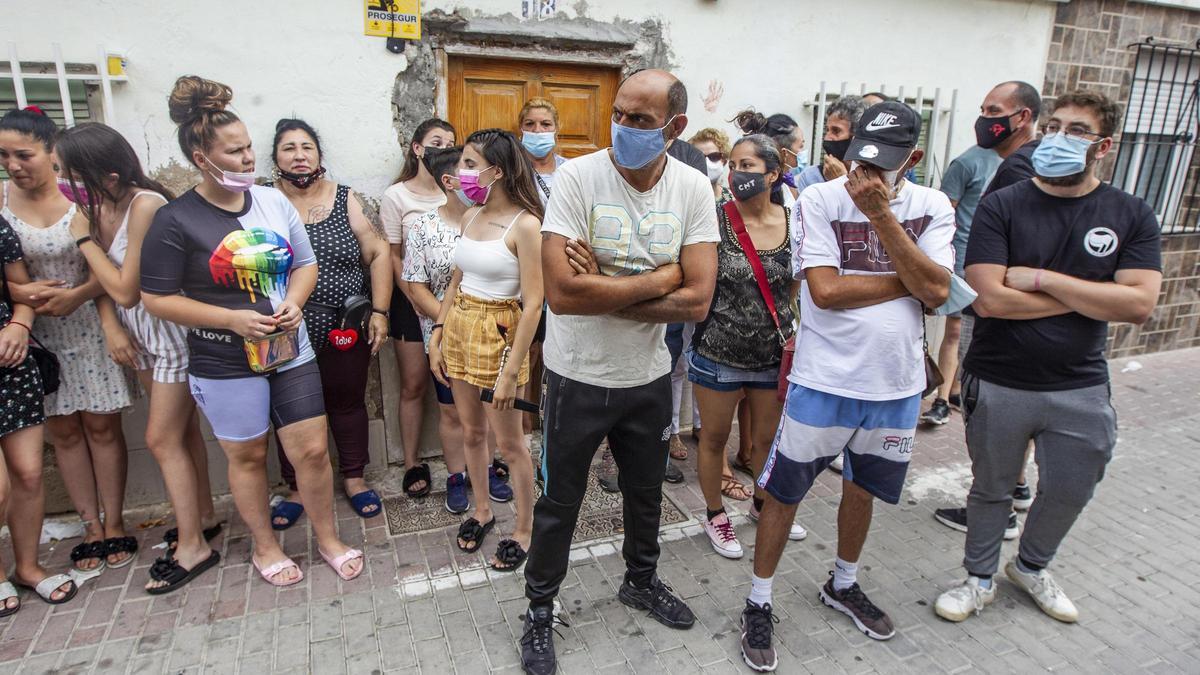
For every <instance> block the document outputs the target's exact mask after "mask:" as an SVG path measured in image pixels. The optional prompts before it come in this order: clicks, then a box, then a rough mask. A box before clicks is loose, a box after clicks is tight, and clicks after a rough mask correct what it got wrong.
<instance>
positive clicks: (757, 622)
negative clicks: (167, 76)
mask: <svg viewBox="0 0 1200 675" xmlns="http://www.w3.org/2000/svg"><path fill="white" fill-rule="evenodd" d="M777 623H779V618H778V617H776V616H775V615H774V614H772V613H771V603H769V602H768V603H765V604H763V605H761V606H760V605H756V604H754V603H753V602H750V601H749V600H747V601H746V609H743V610H742V660H743V661H745V662H746V665H748V666H750V668H751V669H752V670H755V671H758V672H760V673H769V672H771V671H773V670H775V666H777V665H779V656H778V655H777V654H776V653H775V648H774V647H772V646H771V636H772V635H773V634H774V632H775V626H774V625H773V624H777Z"/></svg>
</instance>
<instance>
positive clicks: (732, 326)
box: [687, 134, 806, 558]
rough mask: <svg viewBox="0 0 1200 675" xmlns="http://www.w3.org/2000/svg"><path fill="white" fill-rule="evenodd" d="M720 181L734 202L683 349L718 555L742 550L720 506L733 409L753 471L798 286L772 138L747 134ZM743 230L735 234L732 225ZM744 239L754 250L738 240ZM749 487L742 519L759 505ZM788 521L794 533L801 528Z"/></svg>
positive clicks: (724, 214)
mask: <svg viewBox="0 0 1200 675" xmlns="http://www.w3.org/2000/svg"><path fill="white" fill-rule="evenodd" d="M729 164H730V173H729V186H730V189H731V190H732V192H733V197H734V201H732V202H726V203H725V204H724V205H722V208H718V210H717V215H718V218H719V219H720V221H721V243H720V245H719V246H718V247H717V287H716V290H715V291H714V292H713V300H712V306H711V307H710V309H709V313H708V317H707V318H705V320H704V321H702V322H701V323H700V324H699V325H697V326H696V333H695V335H694V336H693V337H692V346H691V349H690V350H689V351H688V354H687V357H688V379H689V380H691V381H692V383H693V384H695V385H696V399H697V401H698V402H699V404H700V416H701V417H702V418H703V419H704V428H703V429H701V431H700V457H699V474H700V489H701V491H702V492H703V493H704V501H705V504H706V506H707V509H708V517H707V518H706V519H705V521H704V529H705V531H706V532H707V534H708V536H709V540H710V543H711V544H712V546H713V549H714V550H716V552H717V553H718V554H720V555H722V556H725V557H727V558H740V557H742V547H741V544H739V543H738V541H737V536H736V534H735V533H734V531H733V525H732V524H731V523H730V522H729V516H728V515H727V514H726V513H725V507H724V505H723V504H722V503H721V471H722V468H723V465H724V461H723V459H722V458H723V456H724V454H725V442H726V441H727V440H729V432H730V426H731V422H732V420H733V416H734V410H735V409H736V407H737V405H738V401H740V400H741V399H742V398H743V397H744V398H745V399H746V401H747V402H748V404H749V407H750V426H749V428H748V429H742V430H741V433H742V435H743V436H745V435H749V436H750V437H751V438H752V439H753V452H752V455H751V465H752V466H753V470H754V472H755V474H757V473H759V472H761V471H762V467H763V462H764V461H765V460H766V456H767V452H768V451H769V450H770V448H771V441H772V439H773V438H774V436H775V429H776V427H777V426H778V424H779V417H780V414H781V412H782V410H783V406H782V405H781V404H780V402H779V400H778V399H777V398H776V387H777V383H778V379H779V365H780V361H781V356H782V350H783V343H784V341H785V340H786V339H787V338H788V337H790V336H791V335H792V333H793V332H794V328H793V325H792V324H793V317H794V313H793V311H792V302H793V299H794V298H795V294H796V289H797V283H796V281H795V280H794V279H793V278H792V271H791V269H792V265H791V259H792V254H791V247H790V239H789V236H788V215H789V214H788V209H787V208H786V207H784V206H783V205H782V201H783V198H782V195H781V194H780V188H781V187H782V186H783V184H782V179H781V175H782V171H783V163H782V161H781V159H780V156H779V149H778V147H777V146H776V145H775V143H774V141H772V140H771V139H770V138H768V137H767V136H765V135H761V134H755V135H751V136H746V137H743V138H741V139H739V140H738V142H737V143H735V144H734V146H733V150H732V151H731V152H730V156H729ZM737 220H741V221H742V222H744V224H745V230H744V232H742V233H741V234H740V235H739V233H738V229H739V228H737V227H735V222H736V221H737ZM742 236H745V237H748V238H749V240H750V242H751V243H752V244H753V246H754V249H755V250H753V251H747V250H745V249H744V248H743V247H742V244H741V237H742ZM749 256H754V257H755V258H757V259H758V260H759V261H761V263H762V267H763V269H764V272H765V275H766V280H767V283H768V284H769V291H770V294H771V298H772V302H773V304H774V307H775V311H776V313H777V317H778V318H777V320H776V318H773V317H772V313H771V311H770V310H769V308H768V306H767V303H766V301H765V299H764V298H763V295H762V291H761V290H760V287H759V283H758V280H757V277H756V274H755V272H754V269H753V264H752V261H751V258H750V257H749ZM762 499H763V497H762V496H761V495H759V494H756V495H755V497H754V506H753V507H752V509H751V511H750V515H751V518H756V517H757V515H758V512H759V511H760V510H761V509H762V505H763V501H762ZM796 528H799V526H795V527H794V528H793V532H792V538H793V539H800V538H803V536H804V535H805V534H806V533H805V532H804V530H803V528H799V529H796Z"/></svg>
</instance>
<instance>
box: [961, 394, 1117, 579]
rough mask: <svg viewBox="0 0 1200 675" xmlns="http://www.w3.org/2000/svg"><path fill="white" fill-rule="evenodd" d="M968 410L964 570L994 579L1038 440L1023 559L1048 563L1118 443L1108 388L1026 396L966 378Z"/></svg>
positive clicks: (964, 400)
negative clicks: (1030, 449)
mask: <svg viewBox="0 0 1200 675" xmlns="http://www.w3.org/2000/svg"><path fill="white" fill-rule="evenodd" d="M962 396H963V411H964V414H965V415H966V422H967V451H968V452H969V453H970V455H971V473H972V474H973V476H974V480H973V481H972V482H971V492H970V494H969V495H968V496H967V544H966V554H965V555H966V557H965V558H964V560H963V565H964V566H965V567H966V568H967V572H968V573H970V574H972V575H975V576H990V575H992V574H995V573H996V570H997V569H998V567H999V564H1000V546H1001V544H1002V543H1003V541H1004V528H1005V525H1006V524H1007V523H1008V515H1009V514H1010V513H1012V491H1013V488H1014V487H1015V486H1016V483H1017V476H1018V475H1019V474H1020V473H1021V467H1022V465H1023V464H1024V463H1025V448H1026V446H1027V445H1028V444H1029V440H1030V439H1033V440H1034V444H1035V446H1036V450H1035V452H1034V461H1036V462H1037V466H1038V484H1037V496H1036V498H1035V499H1034V501H1033V507H1032V508H1030V510H1029V515H1028V516H1027V517H1026V518H1025V529H1024V531H1023V532H1022V534H1021V546H1020V549H1019V551H1020V555H1021V557H1022V558H1024V559H1025V560H1027V561H1029V562H1030V563H1033V564H1035V565H1042V566H1045V565H1048V564H1049V563H1050V561H1051V560H1053V559H1054V554H1055V552H1056V551H1058V546H1059V544H1061V543H1062V540H1063V539H1064V538H1066V536H1067V533H1068V532H1069V531H1070V530H1071V526H1072V525H1074V524H1075V519H1076V518H1078V517H1079V514H1080V512H1082V511H1083V507H1084V506H1087V503H1088V501H1090V500H1091V498H1092V494H1093V493H1094V492H1095V490H1096V485H1097V484H1098V483H1099V482H1100V480H1101V479H1102V478H1104V467H1105V466H1106V465H1107V464H1108V461H1109V460H1110V459H1112V453H1113V447H1114V446H1115V445H1116V442H1117V413H1116V411H1115V410H1113V407H1112V404H1111V402H1110V400H1109V399H1110V391H1109V385H1108V384H1101V385H1096V386H1093V387H1086V388H1083V389H1069V390H1066V391H1027V390H1022V389H1011V388H1009V387H1002V386H1000V385H998V384H993V383H991V382H985V381H983V380H980V379H979V378H978V377H975V376H973V375H971V374H970V373H964V375H963V383H962Z"/></svg>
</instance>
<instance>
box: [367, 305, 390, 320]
mask: <svg viewBox="0 0 1200 675" xmlns="http://www.w3.org/2000/svg"><path fill="white" fill-rule="evenodd" d="M371 312H373V313H375V314H379V315H381V316H383V317H384V318H388V311H387V310H386V309H375V308H374V307H372V308H371Z"/></svg>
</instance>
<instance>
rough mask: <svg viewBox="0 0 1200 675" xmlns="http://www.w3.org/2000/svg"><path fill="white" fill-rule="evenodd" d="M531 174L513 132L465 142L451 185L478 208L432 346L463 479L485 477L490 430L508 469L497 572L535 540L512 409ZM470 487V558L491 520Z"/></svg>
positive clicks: (536, 208)
mask: <svg viewBox="0 0 1200 675" xmlns="http://www.w3.org/2000/svg"><path fill="white" fill-rule="evenodd" d="M531 173H532V167H531V166H530V164H529V162H528V160H527V159H526V158H525V155H524V151H523V150H522V149H521V145H520V144H519V143H518V142H517V139H516V138H515V137H514V136H513V135H512V134H511V133H509V132H507V131H501V130H499V129H485V130H483V131H477V132H475V133H473V134H471V136H470V137H468V138H467V143H466V145H464V146H463V153H462V158H461V159H460V160H459V172H458V180H459V184H460V185H461V187H462V190H463V192H464V194H465V196H466V197H468V198H469V199H471V201H473V202H475V204H477V205H478V206H476V207H475V208H472V209H471V210H470V211H468V212H467V214H466V224H465V225H464V226H463V232H462V236H461V237H460V238H459V240H458V245H457V248H456V249H455V253H454V263H455V266H456V267H457V270H456V271H455V272H454V276H453V278H452V279H451V280H450V286H449V287H448V288H447V289H446V296H445V298H444V299H443V301H442V310H441V313H440V314H439V315H438V321H437V323H435V324H434V326H433V334H432V335H431V337H430V344H429V364H430V368H431V369H432V370H433V374H434V377H436V378H437V379H438V381H440V382H442V384H449V386H450V388H451V389H452V390H453V392H454V403H455V406H457V407H458V415H459V418H460V419H461V420H462V424H463V437H464V439H463V440H464V445H465V447H466V455H467V471H468V473H470V474H474V475H481V474H482V473H483V472H484V471H486V467H487V460H488V448H487V432H486V429H487V428H489V427H490V428H491V429H492V430H493V431H494V432H495V434H496V440H497V442H498V444H499V446H500V452H501V454H502V455H503V457H504V459H505V460H506V461H507V462H508V465H509V467H511V469H510V470H511V476H512V478H511V480H512V485H513V492H514V494H515V499H516V510H517V522H516V527H515V529H514V531H513V533H512V535H511V537H510V538H507V539H503V540H501V541H500V544H499V546H498V547H497V549H496V554H495V556H494V557H493V558H492V561H491V564H492V567H493V568H494V569H497V570H503V571H508V570H515V569H516V568H517V567H519V566H520V565H521V563H523V562H524V561H525V558H526V556H527V552H528V550H529V540H530V538H531V536H532V534H533V462H532V461H531V460H530V456H529V448H528V447H526V445H525V441H524V439H523V437H522V436H523V434H522V428H521V415H522V414H523V413H522V411H521V410H519V409H517V408H515V407H514V405H515V403H514V402H515V400H516V399H517V394H518V392H519V391H520V388H521V387H522V385H524V384H525V383H526V382H527V381H528V378H529V367H528V361H527V356H528V353H529V345H530V343H531V342H532V341H533V334H534V331H535V330H536V329H537V324H538V319H539V318H540V315H541V312H542V300H543V289H542V261H541V241H542V240H541V233H540V229H541V219H542V214H543V211H542V204H541V202H540V201H539V200H538V198H537V195H536V193H535V190H536V189H537V188H536V186H535V183H534V180H533V177H532V175H531ZM522 307H524V308H525V311H522ZM483 390H489V391H490V392H491V393H492V401H491V403H490V404H487V405H485V404H484V403H482V402H481V400H480V394H481V392H482V393H485V394H486V393H487V392H485V391H483ZM473 489H474V495H475V512H474V514H473V515H472V516H471V517H470V518H468V519H467V521H466V522H464V523H463V524H462V527H460V528H459V530H458V547H459V548H460V549H462V550H463V551H466V552H468V553H473V552H475V551H477V550H479V548H480V546H482V545H483V539H484V537H485V536H486V535H487V533H488V532H489V531H491V529H492V527H493V526H494V525H495V523H496V518H495V516H494V515H492V511H491V505H490V504H488V498H487V497H488V495H487V490H486V488H485V487H484V486H483V484H482V481H474V482H473Z"/></svg>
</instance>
